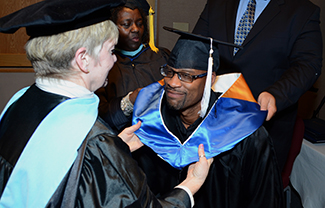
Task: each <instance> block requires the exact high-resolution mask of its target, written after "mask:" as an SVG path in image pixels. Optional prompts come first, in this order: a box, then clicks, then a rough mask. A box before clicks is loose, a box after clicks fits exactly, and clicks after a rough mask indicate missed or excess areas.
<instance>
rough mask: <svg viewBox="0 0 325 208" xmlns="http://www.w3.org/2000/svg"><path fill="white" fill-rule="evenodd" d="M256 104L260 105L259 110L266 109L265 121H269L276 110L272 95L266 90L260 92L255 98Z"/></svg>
mask: <svg viewBox="0 0 325 208" xmlns="http://www.w3.org/2000/svg"><path fill="white" fill-rule="evenodd" d="M257 102H258V104H260V106H261V108H260V109H261V110H267V111H268V113H267V116H266V119H265V120H266V121H269V120H270V119H271V118H272V117H273V116H274V114H275V112H276V111H277V109H276V105H275V104H276V101H275V98H274V97H273V95H271V94H270V93H268V92H262V93H261V94H260V95H259V96H258V99H257Z"/></svg>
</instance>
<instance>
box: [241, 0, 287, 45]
mask: <svg viewBox="0 0 325 208" xmlns="http://www.w3.org/2000/svg"><path fill="white" fill-rule="evenodd" d="M281 4H284V0H271V1H270V3H269V4H268V5H267V6H266V8H265V9H264V11H263V12H262V13H261V14H260V16H259V17H258V19H257V21H256V22H255V24H254V26H253V28H252V30H251V31H250V32H249V34H248V36H247V37H246V39H245V41H244V43H243V46H245V45H246V44H247V43H248V42H250V41H251V40H252V39H253V38H254V37H255V36H256V35H257V34H258V33H260V32H261V31H262V30H263V29H264V28H265V27H266V26H267V25H268V24H269V23H270V22H271V21H272V20H273V19H274V17H275V16H277V15H278V14H279V13H280V5H281Z"/></svg>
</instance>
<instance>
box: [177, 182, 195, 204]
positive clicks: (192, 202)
mask: <svg viewBox="0 0 325 208" xmlns="http://www.w3.org/2000/svg"><path fill="white" fill-rule="evenodd" d="M175 188H180V189H183V190H184V191H186V193H187V194H188V196H189V197H190V200H191V207H193V206H194V197H193V194H192V192H191V191H190V189H189V188H187V187H186V186H176V187H175Z"/></svg>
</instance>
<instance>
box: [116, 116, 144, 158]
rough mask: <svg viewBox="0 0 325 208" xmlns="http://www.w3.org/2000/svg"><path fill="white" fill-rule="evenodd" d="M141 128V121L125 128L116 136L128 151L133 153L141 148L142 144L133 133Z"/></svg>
mask: <svg viewBox="0 0 325 208" xmlns="http://www.w3.org/2000/svg"><path fill="white" fill-rule="evenodd" d="M140 126H141V121H139V122H138V123H137V124H135V125H133V126H130V127H128V128H125V129H124V130H123V131H122V132H121V133H120V134H119V135H118V136H119V137H121V138H122V140H123V141H124V142H125V143H126V144H127V145H128V146H129V148H130V151H131V152H133V151H135V150H137V149H139V148H140V147H142V146H143V143H142V142H141V141H140V139H139V137H138V136H137V135H135V133H134V132H135V131H136V130H138V129H139V128H140Z"/></svg>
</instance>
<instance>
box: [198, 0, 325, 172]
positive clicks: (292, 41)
mask: <svg viewBox="0 0 325 208" xmlns="http://www.w3.org/2000/svg"><path fill="white" fill-rule="evenodd" d="M248 2H249V1H248V0H240V1H237V0H208V1H207V4H206V6H205V8H204V10H203V12H202V14H201V16H200V18H199V20H198V22H197V23H196V26H195V28H194V30H193V33H195V34H201V35H204V36H208V37H212V38H215V39H218V40H222V41H227V42H231V43H233V42H234V39H235V34H236V28H237V27H238V25H239V22H240V18H241V16H242V14H243V13H244V12H245V9H246V7H247V5H248ZM319 14H320V9H319V7H317V6H315V5H314V4H312V3H311V2H310V1H308V0H298V1H297V0H283V1H275V0H266V1H264V0H256V9H255V15H254V25H253V27H252V28H251V30H250V32H249V33H248V35H247V37H246V39H245V40H244V42H243V43H242V46H243V49H242V50H239V51H238V52H237V53H236V55H233V49H232V48H229V47H224V46H220V48H219V53H220V69H219V71H218V73H221V74H222V73H229V72H233V71H237V72H241V73H242V74H243V76H244V77H245V80H246V81H247V84H248V86H249V87H250V89H251V91H252V93H253V95H254V97H255V99H256V100H257V101H258V102H259V104H260V105H261V109H262V110H268V111H269V114H268V116H267V119H266V120H267V121H266V122H265V123H264V126H265V128H266V129H267V130H268V132H269V133H270V136H271V137H272V139H273V143H274V147H275V151H276V153H277V159H278V163H279V166H280V170H282V169H283V167H284V165H285V163H286V160H287V155H288V152H289V149H290V145H291V140H292V133H293V127H294V124H295V119H296V116H297V107H298V103H297V102H298V99H299V98H300V96H301V95H302V94H303V93H305V92H306V91H307V90H308V89H310V87H311V86H312V85H313V84H314V82H315V81H316V80H317V78H318V77H319V76H320V73H321V68H322V51H323V49H322V45H323V44H322V35H321V31H320V25H319V24H320V21H319Z"/></svg>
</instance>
